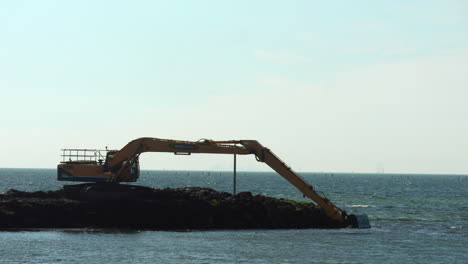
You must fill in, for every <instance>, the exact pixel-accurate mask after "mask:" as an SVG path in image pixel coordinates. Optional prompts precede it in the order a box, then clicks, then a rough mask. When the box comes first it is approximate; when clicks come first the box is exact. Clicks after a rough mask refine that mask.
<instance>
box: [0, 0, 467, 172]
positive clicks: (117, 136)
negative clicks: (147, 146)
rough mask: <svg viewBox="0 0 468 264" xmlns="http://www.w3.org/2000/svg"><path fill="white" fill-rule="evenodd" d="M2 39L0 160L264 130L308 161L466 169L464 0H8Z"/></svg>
mask: <svg viewBox="0 0 468 264" xmlns="http://www.w3.org/2000/svg"><path fill="white" fill-rule="evenodd" d="M0 36H1V41H0V91H1V93H2V99H3V100H2V104H1V105H0V111H1V115H0V122H1V123H2V124H3V125H2V127H3V129H2V130H1V131H0V138H1V139H2V140H3V141H4V142H3V144H2V145H3V151H2V153H1V154H0V160H1V161H0V167H45V168H51V167H54V166H55V165H56V163H57V162H58V161H59V156H58V155H59V154H60V152H59V149H60V148H63V147H88V148H89V147H95V148H103V147H104V146H109V147H111V148H116V149H118V148H121V147H122V146H123V145H124V144H125V143H127V142H128V141H130V140H132V139H134V138H136V137H141V136H150V137H162V138H175V139H184V140H198V139H199V138H202V137H203V138H212V139H238V138H249V139H250V138H251V139H258V140H259V141H261V142H262V143H263V144H264V145H266V146H268V147H270V148H271V149H272V150H273V151H275V152H277V154H278V155H279V156H280V157H282V158H283V159H284V160H285V161H287V162H288V163H289V164H290V165H292V167H293V168H295V169H296V170H298V171H336V172H338V171H344V172H346V171H357V172H358V171H359V172H375V171H376V170H380V169H381V168H382V167H384V168H385V170H386V171H388V172H415V173H467V172H468V162H467V161H468V77H467V76H468V1H321V2H319V1H165V2H162V1H161V2H157V1H8V2H2V3H0ZM181 159H184V160H181ZM185 159H186V160H185ZM250 159H252V160H253V158H250ZM250 159H249V158H247V159H246V160H245V162H244V161H243V162H244V163H243V164H244V167H242V164H240V169H249V170H250V169H251V170H263V169H265V167H264V166H262V165H258V164H255V163H254V162H253V161H250ZM230 162H231V158H230V157H221V158H219V157H218V158H217V157H213V156H208V157H207V156H206V155H205V156H202V157H190V159H188V158H180V157H172V156H171V155H160V154H145V155H144V156H142V167H143V168H146V169H163V168H164V169H207V170H208V169H229V168H230V166H231V164H230Z"/></svg>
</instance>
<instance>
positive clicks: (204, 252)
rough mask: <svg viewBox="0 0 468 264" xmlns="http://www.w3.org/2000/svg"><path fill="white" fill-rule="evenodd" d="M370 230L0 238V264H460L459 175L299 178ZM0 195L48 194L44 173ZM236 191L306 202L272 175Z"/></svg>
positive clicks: (243, 179) (155, 179)
mask: <svg viewBox="0 0 468 264" xmlns="http://www.w3.org/2000/svg"><path fill="white" fill-rule="evenodd" d="M300 174H301V176H303V177H304V178H305V179H306V180H307V181H308V182H310V183H311V184H312V185H314V187H315V189H316V190H319V191H321V192H323V194H324V195H325V196H326V197H328V198H329V199H330V200H331V201H333V202H334V203H335V204H337V205H338V206H339V207H340V208H342V209H344V210H346V211H347V212H348V213H365V214H367V215H368V216H369V219H370V221H371V225H372V228H370V229H330V230H324V229H322V230H320V229H306V230H292V229H287V230H216V231H184V232H181V231H178V232H167V231H141V230H131V231H129V230H56V231H16V232H10V231H3V232H0V263H114V262H120V263H468V236H467V235H468V234H467V231H466V227H467V221H468V188H467V187H468V176H467V175H414V174H413V175H408V174H358V173H347V174H344V173H300ZM0 181H1V184H0V192H5V191H7V190H8V189H9V188H14V189H18V190H23V191H39V190H55V189H59V188H60V187H61V186H62V185H63V184H67V183H66V182H58V181H56V171H55V170H54V169H0ZM138 184H139V185H145V186H151V187H155V188H165V187H186V186H203V187H210V188H213V189H215V190H218V191H226V192H232V188H233V179H232V173H231V172H213V171H205V172H202V171H142V172H141V175H140V180H139V181H138ZM237 190H238V191H249V192H252V193H253V194H264V195H269V196H274V197H278V198H288V199H294V200H306V199H305V198H303V197H302V195H301V193H300V192H299V191H297V190H296V189H295V188H294V187H292V186H291V185H290V184H289V183H288V182H287V181H286V180H284V179H283V178H281V176H279V175H277V174H276V173H273V172H238V173H237Z"/></svg>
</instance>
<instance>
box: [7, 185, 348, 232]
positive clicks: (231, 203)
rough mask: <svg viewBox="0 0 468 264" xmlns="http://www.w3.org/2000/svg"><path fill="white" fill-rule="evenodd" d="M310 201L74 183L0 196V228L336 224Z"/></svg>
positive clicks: (316, 226)
mask: <svg viewBox="0 0 468 264" xmlns="http://www.w3.org/2000/svg"><path fill="white" fill-rule="evenodd" d="M339 227H343V226H342V225H341V224H340V223H337V222H335V221H333V220H331V219H329V218H328V217H327V216H326V215H325V214H324V213H323V212H322V210H320V209H319V208H318V207H316V206H315V205H314V204H312V203H305V202H295V201H290V200H285V199H277V198H271V197H266V196H262V195H255V196H254V195H252V194H251V193H250V192H242V193H239V194H237V195H231V194H229V193H226V192H218V191H215V190H213V189H209V188H200V187H190V188H177V189H172V188H166V189H153V188H149V187H143V186H135V185H111V184H78V185H66V186H64V188H63V189H61V190H58V191H47V192H42V191H39V192H22V191H17V190H9V191H8V192H6V193H4V194H0V229H8V228H131V229H152V230H186V229H252V228H259V229H264V228H265V229H266V228H268V229H270V228H339Z"/></svg>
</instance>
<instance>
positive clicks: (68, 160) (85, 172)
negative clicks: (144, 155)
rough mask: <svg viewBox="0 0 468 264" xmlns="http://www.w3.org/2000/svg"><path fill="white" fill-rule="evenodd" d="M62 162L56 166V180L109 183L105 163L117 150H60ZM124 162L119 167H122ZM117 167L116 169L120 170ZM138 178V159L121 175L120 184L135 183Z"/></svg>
mask: <svg viewBox="0 0 468 264" xmlns="http://www.w3.org/2000/svg"><path fill="white" fill-rule="evenodd" d="M62 151H63V153H62V155H61V156H62V161H61V162H60V164H59V165H58V166H57V180H59V181H80V182H105V181H109V178H110V176H109V169H108V168H107V165H106V164H107V161H108V160H110V159H112V157H113V156H114V154H115V153H117V150H98V149H62ZM124 165H125V162H124V163H122V164H121V165H120V167H122V166H124ZM120 167H117V168H116V169H120ZM139 176H140V164H139V161H138V159H137V160H136V161H135V162H134V163H133V164H132V166H131V167H130V168H129V169H128V170H127V171H123V172H122V175H121V177H122V178H121V180H120V181H122V182H135V181H137V180H138V177H139Z"/></svg>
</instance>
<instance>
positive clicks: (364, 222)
mask: <svg viewBox="0 0 468 264" xmlns="http://www.w3.org/2000/svg"><path fill="white" fill-rule="evenodd" d="M348 222H349V225H350V226H351V227H352V228H370V227H371V225H370V222H369V217H367V215H366V214H357V215H354V214H353V215H349V216H348Z"/></svg>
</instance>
